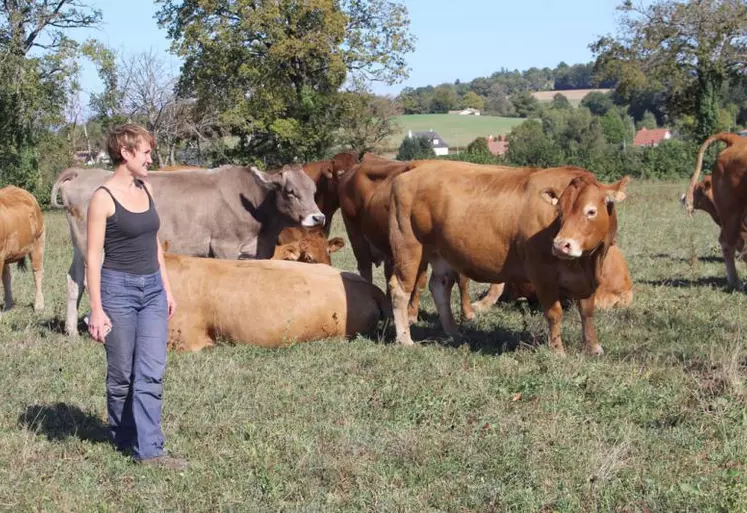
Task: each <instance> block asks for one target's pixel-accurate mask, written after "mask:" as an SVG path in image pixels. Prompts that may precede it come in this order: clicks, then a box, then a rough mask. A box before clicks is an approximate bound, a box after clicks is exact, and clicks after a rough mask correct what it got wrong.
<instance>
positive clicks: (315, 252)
mask: <svg viewBox="0 0 747 513" xmlns="http://www.w3.org/2000/svg"><path fill="white" fill-rule="evenodd" d="M344 247H345V241H344V240H343V239H342V238H340V237H333V238H331V239H329V240H327V235H326V234H325V233H324V228H323V227H321V226H315V227H314V228H303V227H300V226H289V227H287V228H284V229H283V231H282V232H280V235H278V243H277V246H275V254H274V255H273V256H272V259H273V260H290V261H294V262H305V263H307V264H327V265H332V258H331V254H332V253H334V252H336V251H339V250H341V249H342V248H344Z"/></svg>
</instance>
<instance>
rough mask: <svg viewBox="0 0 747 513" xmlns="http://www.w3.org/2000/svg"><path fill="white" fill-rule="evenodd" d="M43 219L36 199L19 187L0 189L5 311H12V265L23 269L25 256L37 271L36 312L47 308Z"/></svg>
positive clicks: (35, 279) (35, 283) (0, 259)
mask: <svg viewBox="0 0 747 513" xmlns="http://www.w3.org/2000/svg"><path fill="white" fill-rule="evenodd" d="M44 240H45V229H44V216H43V215H42V211H41V208H39V203H38V202H37V201H36V198H34V196H32V195H31V194H30V193H28V192H26V191H25V190H23V189H19V188H18V187H13V186H9V187H3V188H2V189H0V262H2V263H3V278H2V279H3V289H4V295H5V310H10V309H11V308H13V291H12V289H11V281H12V280H11V275H10V265H11V264H13V263H16V262H18V264H19V266H23V264H24V262H25V259H26V257H27V256H28V257H29V259H30V260H31V268H32V269H33V271H34V288H35V291H34V310H36V311H37V312H38V311H39V310H42V309H43V308H44V295H43V293H42V278H43V277H44Z"/></svg>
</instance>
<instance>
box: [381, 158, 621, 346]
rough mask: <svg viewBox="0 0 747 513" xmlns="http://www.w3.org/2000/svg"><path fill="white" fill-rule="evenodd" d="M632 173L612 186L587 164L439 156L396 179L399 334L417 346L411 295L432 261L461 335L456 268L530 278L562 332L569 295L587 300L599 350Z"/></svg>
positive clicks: (590, 342)
mask: <svg viewBox="0 0 747 513" xmlns="http://www.w3.org/2000/svg"><path fill="white" fill-rule="evenodd" d="M629 180H630V178H629V177H625V178H624V179H622V180H620V181H619V182H617V183H615V184H612V185H604V184H601V183H599V182H598V181H597V179H596V178H595V177H594V175H593V174H591V173H589V172H588V171H586V170H584V169H580V168H572V167H563V168H554V169H543V170H539V171H537V170H536V169H532V168H517V169H505V170H503V171H502V172H500V173H496V172H495V170H494V169H491V166H480V165H476V164H466V163H461V162H460V163H457V162H448V161H444V162H433V163H425V164H422V165H419V166H418V167H416V168H415V169H413V170H411V171H409V172H407V173H402V174H400V175H399V176H397V177H396V178H395V179H394V181H393V183H392V195H391V202H392V203H391V212H390V217H389V241H390V245H391V249H392V254H393V256H394V273H393V276H392V278H391V279H390V283H389V286H390V290H391V294H392V303H393V310H394V322H395V326H396V330H397V341H398V342H399V343H400V344H405V345H412V343H413V342H412V338H411V336H410V329H409V325H408V311H407V307H408V302H409V300H410V296H411V294H412V291H413V289H414V288H415V284H416V282H417V280H418V277H419V275H420V274H421V273H422V272H423V270H424V269H425V267H426V266H427V265H428V264H429V263H430V264H431V266H432V269H433V271H432V275H431V279H430V289H431V293H432V295H433V299H434V302H435V303H436V307H437V309H438V313H439V317H440V320H441V324H442V326H443V328H444V330H445V331H446V332H447V333H448V334H450V335H454V334H456V332H457V329H456V325H455V324H454V318H453V316H452V313H451V302H450V298H451V289H452V287H453V285H454V283H455V281H456V279H457V273H461V274H464V275H465V276H467V277H469V278H471V279H473V280H476V281H481V282H486V283H505V282H508V281H513V280H529V281H531V283H532V285H534V287H535V288H536V290H537V295H538V297H539V300H540V303H541V305H542V308H543V310H544V313H545V317H546V319H547V322H548V326H549V342H550V346H551V347H552V348H553V349H555V350H557V351H558V352H561V353H564V352H565V349H564V347H563V343H562V340H561V337H560V323H561V320H562V316H563V310H562V308H561V304H560V298H561V294H566V295H567V296H568V297H571V298H573V299H578V300H579V312H580V314H581V324H582V329H583V342H584V346H585V349H586V351H588V352H589V353H592V354H601V353H602V347H601V346H600V345H599V341H598V340H597V335H596V329H595V327H594V323H593V314H594V299H595V292H596V289H597V286H598V283H599V281H600V277H601V276H600V275H601V270H602V266H603V263H604V259H605V257H606V255H607V251H608V249H609V247H610V246H611V245H612V244H613V242H614V240H615V237H616V233H617V214H616V212H615V203H616V202H619V201H621V200H623V199H624V198H625V193H624V192H623V189H624V187H625V185H626V184H627V183H628V181H629Z"/></svg>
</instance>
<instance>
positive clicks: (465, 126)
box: [383, 114, 526, 150]
mask: <svg viewBox="0 0 747 513" xmlns="http://www.w3.org/2000/svg"><path fill="white" fill-rule="evenodd" d="M524 121H526V119H522V118H502V117H498V116H459V115H456V114H411V115H405V116H398V117H397V124H398V125H399V127H400V131H399V132H398V133H396V134H395V135H393V136H392V137H390V138H389V140H388V142H387V143H386V144H384V145H383V146H385V147H387V148H386V149H395V150H396V149H397V148H398V147H399V145H400V143H401V142H402V139H404V138H405V136H406V135H407V132H408V130H412V131H413V132H424V131H428V130H434V131H435V132H438V134H439V135H440V136H441V137H443V139H444V141H446V143H447V144H448V145H449V148H452V149H455V148H456V147H457V146H459V147H460V148H464V147H466V146H467V145H468V144H469V143H471V142H472V141H474V140H475V139H476V138H478V137H487V136H488V135H490V134H493V135H500V134H507V133H508V132H510V131H511V129H512V128H513V127H515V126H516V125H519V124H521V123H523V122H524Z"/></svg>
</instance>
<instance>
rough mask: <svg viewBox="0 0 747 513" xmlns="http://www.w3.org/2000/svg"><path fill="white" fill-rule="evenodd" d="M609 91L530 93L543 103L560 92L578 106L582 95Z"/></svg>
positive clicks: (583, 90) (571, 90)
mask: <svg viewBox="0 0 747 513" xmlns="http://www.w3.org/2000/svg"><path fill="white" fill-rule="evenodd" d="M610 91H612V89H567V90H565V91H538V92H536V93H532V96H534V97H535V98H537V101H539V102H542V103H544V102H551V101H552V98H553V96H555V95H556V94H558V93H560V94H562V95H563V96H565V97H566V98H568V101H569V102H571V104H573V105H575V106H578V104H579V103H581V100H583V99H584V96H586V95H587V94H589V93H609V92H610Z"/></svg>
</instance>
